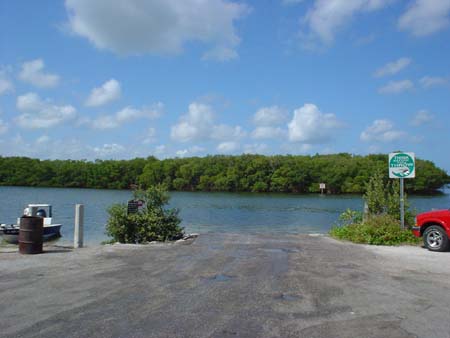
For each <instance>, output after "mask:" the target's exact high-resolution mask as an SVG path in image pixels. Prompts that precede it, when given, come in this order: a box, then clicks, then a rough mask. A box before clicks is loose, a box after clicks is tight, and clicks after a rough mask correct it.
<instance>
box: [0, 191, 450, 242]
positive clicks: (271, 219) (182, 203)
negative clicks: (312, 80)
mask: <svg viewBox="0 0 450 338" xmlns="http://www.w3.org/2000/svg"><path fill="white" fill-rule="evenodd" d="M171 196H172V199H171V206H172V207H176V208H179V209H180V216H181V218H182V219H183V222H182V226H183V227H185V229H186V231H187V232H200V233H202V232H209V231H214V232H252V233H255V232H272V233H276V232H283V233H310V232H323V233H324V232H327V231H328V230H329V229H330V226H331V225H333V224H334V223H335V222H336V221H337V219H338V217H339V214H340V213H341V212H343V211H344V210H345V209H347V208H351V209H356V210H362V207H363V201H362V198H361V196H355V195H353V196H320V195H284V194H245V193H240V194H237V193H189V192H173V193H171ZM130 197H131V193H130V192H129V191H122V190H95V189H85V190H84V189H59V188H23V187H0V201H1V203H0V222H1V223H15V221H16V219H17V217H19V216H20V215H21V214H22V211H23V208H24V207H25V206H26V205H27V204H28V203H49V204H52V205H53V213H54V215H53V216H54V221H55V222H57V223H62V224H63V227H62V235H63V237H62V238H61V239H60V241H61V242H69V241H70V242H72V240H73V223H74V213H75V211H74V210H75V208H74V205H75V204H77V203H82V204H84V205H85V242H86V243H88V244H96V243H100V242H101V241H102V240H105V239H106V236H105V235H104V230H105V223H106V220H107V217H108V215H107V213H106V209H107V207H108V206H110V205H111V204H113V203H122V202H126V201H127V200H129V199H130ZM409 200H410V203H411V206H412V207H413V208H416V209H417V210H418V211H419V212H422V211H426V210H431V209H445V208H449V207H450V191H448V190H447V191H445V194H443V195H440V196H434V197H422V196H414V197H410V199H409Z"/></svg>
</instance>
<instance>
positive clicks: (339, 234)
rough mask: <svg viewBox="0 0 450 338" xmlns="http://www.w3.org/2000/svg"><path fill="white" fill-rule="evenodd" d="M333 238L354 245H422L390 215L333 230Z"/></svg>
mask: <svg viewBox="0 0 450 338" xmlns="http://www.w3.org/2000/svg"><path fill="white" fill-rule="evenodd" d="M330 235H331V237H333V238H336V239H341V240H347V241H350V242H353V243H361V244H372V245H400V244H412V245H417V244H419V243H421V239H420V238H417V237H415V236H414V235H413V234H412V232H411V230H409V229H406V230H403V229H401V228H400V226H399V224H398V221H397V220H395V219H394V218H393V217H392V216H389V215H376V216H372V217H371V218H370V219H369V220H368V221H366V222H365V223H350V224H343V225H337V226H334V227H333V228H331V230H330Z"/></svg>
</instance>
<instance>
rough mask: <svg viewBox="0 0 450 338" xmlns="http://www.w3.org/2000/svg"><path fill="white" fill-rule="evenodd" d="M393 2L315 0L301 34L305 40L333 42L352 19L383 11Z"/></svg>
mask: <svg viewBox="0 0 450 338" xmlns="http://www.w3.org/2000/svg"><path fill="white" fill-rule="evenodd" d="M394 1H395V0H351V1H349V0H315V2H314V5H313V8H311V9H310V10H309V11H308V12H307V14H306V15H305V17H304V18H303V23H304V24H305V25H307V26H308V31H307V32H302V36H303V38H304V39H305V40H316V39H319V40H320V41H322V42H323V43H325V44H330V43H332V42H333V41H334V38H335V34H336V32H338V31H339V30H340V29H341V28H342V27H344V26H345V25H347V24H348V23H349V22H350V21H351V20H352V19H353V17H355V16H356V15H358V14H361V13H368V12H373V11H377V10H380V9H383V8H384V7H386V6H388V5H389V4H391V3H392V2H394Z"/></svg>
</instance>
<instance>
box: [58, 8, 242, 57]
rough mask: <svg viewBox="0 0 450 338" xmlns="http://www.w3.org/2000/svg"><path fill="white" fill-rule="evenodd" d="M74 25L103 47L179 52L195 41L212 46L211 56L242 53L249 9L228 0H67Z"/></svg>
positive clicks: (70, 22) (133, 51)
mask: <svg viewBox="0 0 450 338" xmlns="http://www.w3.org/2000/svg"><path fill="white" fill-rule="evenodd" d="M65 4H66V9H67V13H68V27H69V29H70V30H71V31H72V32H73V33H74V34H76V35H79V36H82V37H85V38H87V39H88V40H89V41H90V42H91V43H92V44H94V45H95V46H96V47H97V48H100V49H107V50H111V51H113V52H115V53H118V54H124V55H130V54H131V55H132V54H144V53H152V54H176V53H179V52H180V51H181V50H182V49H183V46H184V45H186V44H188V43H190V42H201V43H204V44H206V45H208V46H210V49H209V50H208V51H207V52H206V53H205V55H204V57H205V58H213V59H218V60H229V59H233V58H235V57H236V56H237V53H236V47H237V46H238V44H239V42H240V38H239V36H238V35H237V33H236V29H235V26H234V24H235V21H236V20H238V19H240V18H242V17H243V16H244V15H246V14H247V13H248V12H249V8H248V7H247V6H246V5H244V4H238V3H234V2H230V1H227V0H209V1H198V0H184V1H178V0H147V1H141V0H115V1H114V5H113V6H112V5H111V1H109V0H96V1H90V0H66V3H65Z"/></svg>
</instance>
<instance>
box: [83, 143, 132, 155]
mask: <svg viewBox="0 0 450 338" xmlns="http://www.w3.org/2000/svg"><path fill="white" fill-rule="evenodd" d="M90 149H91V150H92V151H93V152H94V154H95V156H96V157H97V158H113V157H115V156H116V155H119V154H122V153H124V152H125V150H126V149H125V147H124V146H123V145H120V144H117V143H105V144H103V145H102V146H100V147H90Z"/></svg>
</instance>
